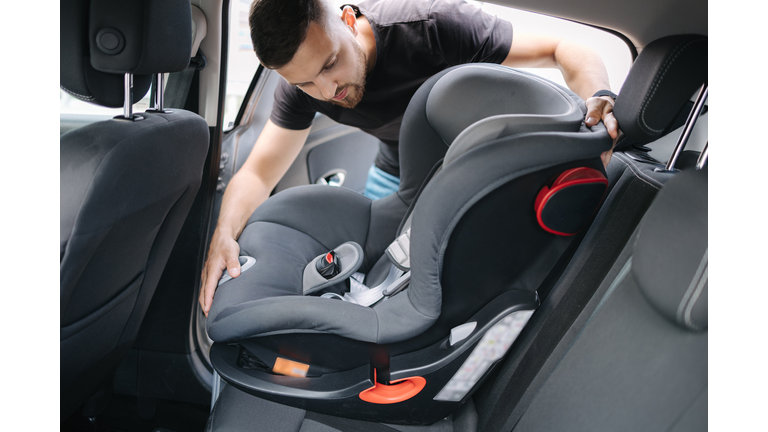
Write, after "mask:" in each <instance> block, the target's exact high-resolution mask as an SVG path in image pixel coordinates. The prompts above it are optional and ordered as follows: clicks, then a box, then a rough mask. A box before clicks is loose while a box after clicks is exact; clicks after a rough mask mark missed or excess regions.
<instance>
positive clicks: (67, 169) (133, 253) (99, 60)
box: [60, 0, 209, 418]
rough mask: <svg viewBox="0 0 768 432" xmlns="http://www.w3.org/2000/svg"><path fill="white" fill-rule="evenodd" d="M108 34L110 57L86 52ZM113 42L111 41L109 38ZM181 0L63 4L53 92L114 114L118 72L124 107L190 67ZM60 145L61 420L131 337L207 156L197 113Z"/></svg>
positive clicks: (106, 126) (121, 124)
mask: <svg viewBox="0 0 768 432" xmlns="http://www.w3.org/2000/svg"><path fill="white" fill-rule="evenodd" d="M103 29H109V32H111V34H112V35H113V36H107V39H106V40H107V42H110V40H109V37H113V39H112V41H113V42H114V41H115V40H120V41H121V42H120V44H122V48H120V46H119V44H117V43H116V45H118V48H117V49H116V51H117V52H114V51H115V50H113V52H112V53H109V52H105V51H103V50H102V49H100V48H99V47H98V46H97V39H98V37H99V36H103V34H102V33H101V31H102V30H103ZM114 35H119V36H114ZM191 43H192V42H191V12H190V4H189V2H188V1H185V0H173V1H168V0H162V1H159V0H158V1H147V2H123V3H120V5H117V4H115V3H114V2H110V3H109V4H108V5H107V4H103V3H100V2H98V1H94V2H89V1H63V2H62V4H61V87H62V89H64V90H65V91H67V92H68V93H70V94H72V95H74V96H75V97H77V98H79V99H81V100H85V101H88V102H92V103H95V104H99V105H103V106H108V107H118V106H120V107H122V106H123V94H124V86H123V83H124V74H125V73H131V74H135V75H134V81H133V92H132V94H133V98H135V99H134V100H138V99H139V98H140V97H141V96H143V95H144V94H145V93H146V91H147V90H148V88H149V85H150V81H151V76H152V74H155V73H164V72H174V71H179V70H183V69H184V68H185V67H186V66H187V65H188V64H189V59H190V50H191ZM141 117H142V118H143V119H141V120H136V121H132V120H128V119H124V118H115V119H112V120H107V121H102V122H97V123H93V124H90V125H87V126H84V127H81V128H78V129H75V130H72V131H69V132H67V133H64V134H63V135H62V136H61V140H60V151H61V153H60V163H61V170H60V176H61V196H60V200H61V214H60V235H61V238H60V302H61V310H60V313H61V315H60V348H61V351H60V371H61V382H60V386H61V417H62V418H66V417H67V416H68V415H69V414H70V413H71V412H72V411H73V410H75V409H77V408H78V406H79V405H81V404H82V403H83V402H84V401H85V400H86V399H87V398H88V397H89V396H91V394H92V393H93V392H94V391H95V390H97V388H99V387H100V386H101V385H102V384H103V383H104V382H105V381H106V380H108V379H109V378H110V377H111V376H112V374H113V373H114V371H115V370H116V368H117V366H118V365H119V364H120V362H121V360H122V359H123V357H124V356H125V354H126V353H127V352H128V349H129V348H130V346H131V343H132V342H133V341H134V339H135V338H136V335H137V332H138V330H139V326H140V324H141V321H142V319H143V318H144V314H145V312H146V310H147V307H148V306H149V302H150V300H151V298H152V295H153V293H154V291H155V287H156V286H157V283H158V280H159V279H160V275H161V273H162V271H163V268H164V267H165V263H166V261H167V259H168V256H169V254H170V252H171V249H172V247H173V245H174V243H175V241H176V238H177V236H178V234H179V231H180V229H181V226H182V224H183V223H184V220H185V219H186V216H187V213H188V212H189V209H190V207H191V205H192V201H193V200H194V197H195V195H196V194H197V190H198V188H199V186H200V181H201V178H202V170H203V163H204V161H205V158H206V154H207V151H208V137H209V134H208V126H207V124H206V122H205V121H204V120H203V119H202V118H201V117H200V116H198V115H196V114H194V113H191V112H187V111H183V110H178V109H175V110H174V111H173V112H163V113H160V112H155V113H151V112H146V113H142V114H141Z"/></svg>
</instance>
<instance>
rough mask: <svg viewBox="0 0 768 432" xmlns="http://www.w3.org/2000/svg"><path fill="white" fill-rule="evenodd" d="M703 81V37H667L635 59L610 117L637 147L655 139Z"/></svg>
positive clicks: (704, 61) (704, 69)
mask: <svg viewBox="0 0 768 432" xmlns="http://www.w3.org/2000/svg"><path fill="white" fill-rule="evenodd" d="M705 82H707V37H706V36H700V35H675V36H668V37H664V38H661V39H658V40H656V41H653V42H651V43H650V44H648V46H646V47H645V49H644V50H643V51H642V52H641V53H640V55H639V56H638V57H637V59H636V60H635V63H634V64H633V65H632V69H631V70H630V71H629V75H628V76H627V79H626V81H624V85H623V86H622V87H621V91H620V92H619V95H618V97H617V99H616V105H615V107H614V110H613V112H614V115H615V116H616V119H617V120H618V122H619V127H620V128H621V130H622V131H623V132H624V134H625V135H627V137H628V138H629V139H630V140H632V141H634V142H635V143H638V144H644V143H648V142H651V141H653V140H655V139H657V138H659V137H660V136H661V135H662V134H663V133H664V131H665V130H666V129H667V128H668V127H669V125H670V124H671V123H672V122H673V121H674V120H675V118H676V117H677V115H678V113H679V111H680V109H681V108H682V107H683V106H684V105H685V103H686V102H688V101H689V100H690V99H691V96H692V95H693V94H694V92H695V91H696V90H697V89H698V88H699V87H701V85H702V84H703V83H705Z"/></svg>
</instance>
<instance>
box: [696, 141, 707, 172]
mask: <svg viewBox="0 0 768 432" xmlns="http://www.w3.org/2000/svg"><path fill="white" fill-rule="evenodd" d="M708 157H709V141H707V142H706V144H704V150H702V151H701V154H700V155H699V160H697V161H696V169H697V170H700V169H702V168H704V165H706V164H707V158H708Z"/></svg>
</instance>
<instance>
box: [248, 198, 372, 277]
mask: <svg viewBox="0 0 768 432" xmlns="http://www.w3.org/2000/svg"><path fill="white" fill-rule="evenodd" d="M329 202H332V203H333V205H328V203H329ZM371 203H372V201H371V200H370V198H366V197H364V196H363V195H360V194H359V193H357V192H353V191H351V190H349V189H344V188H338V187H333V186H326V185H308V186H297V187H294V188H290V189H287V190H285V191H282V192H280V193H277V194H275V195H274V196H272V197H270V198H269V199H268V200H267V201H265V202H264V204H262V205H260V206H259V207H258V208H257V209H256V211H255V212H253V215H252V216H251V218H250V219H249V220H248V223H247V224H246V227H245V228H244V229H243V232H245V231H246V230H248V226H249V225H250V224H252V223H254V222H256V221H262V222H273V223H276V224H279V225H283V226H285V227H289V228H293V229H294V230H297V231H300V232H303V233H306V234H307V235H310V236H311V237H312V238H314V239H315V240H317V241H318V242H320V243H321V244H322V245H323V247H324V248H325V251H326V252H327V251H329V250H331V248H333V247H335V246H338V245H339V244H340V243H342V242H344V241H354V242H356V243H357V244H359V245H365V244H366V240H367V237H368V229H369V221H370V219H371ZM240 238H241V239H242V235H241V237H240ZM240 243H241V247H242V246H243V244H244V243H245V242H244V241H243V240H240ZM319 253H322V251H320V252H318V253H317V254H319ZM367 253H368V252H367V251H366V254H367ZM317 254H315V255H317ZM313 258H314V256H313ZM302 268H303V266H302Z"/></svg>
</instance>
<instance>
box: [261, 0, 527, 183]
mask: <svg viewBox="0 0 768 432" xmlns="http://www.w3.org/2000/svg"><path fill="white" fill-rule="evenodd" d="M357 8H358V9H359V11H360V14H362V15H365V17H366V18H367V19H368V22H370V24H371V28H372V29H373V34H374V36H375V38H376V63H375V65H374V67H373V69H372V70H371V72H370V74H368V76H367V77H366V84H365V93H364V94H363V98H362V100H361V101H360V103H359V104H358V105H357V106H356V107H355V108H352V109H349V108H342V107H340V106H337V105H333V104H331V103H328V102H323V101H320V100H317V99H314V98H313V97H311V96H308V95H307V94H306V93H304V92H303V91H301V90H300V89H299V88H297V87H295V86H291V85H289V84H288V83H287V82H286V81H285V80H280V83H279V84H278V86H277V89H275V104H274V106H273V107H272V115H271V116H270V119H271V120H272V122H273V123H275V124H276V125H278V126H280V127H284V128H286V129H292V130H302V129H306V128H308V127H310V126H311V125H312V120H313V119H314V117H315V112H321V113H323V114H325V115H327V116H328V117H330V118H332V119H334V120H335V121H337V122H339V123H342V124H345V125H349V126H354V127H358V128H360V129H362V130H363V131H365V132H367V133H369V134H371V135H373V136H375V137H376V138H378V139H380V140H381V141H382V142H383V143H384V144H386V145H382V146H380V151H379V154H378V155H377V157H376V162H375V164H376V166H377V167H379V168H380V169H382V170H383V171H384V172H387V173H389V174H392V175H395V176H398V177H399V176H400V175H399V171H400V170H399V161H398V152H397V145H398V138H399V135H400V123H401V121H402V118H403V113H404V112H405V108H406V107H407V106H408V102H410V100H411V97H412V96H413V94H414V93H416V90H417V89H418V88H419V86H421V84H423V83H424V81H426V80H427V79H429V77H431V76H432V75H434V74H436V73H437V72H440V71H441V70H443V69H446V68H448V67H451V66H455V65H458V64H463V63H479V62H486V63H501V62H502V61H504V59H505V58H506V57H507V54H508V53H509V47H510V46H511V45H512V24H510V23H509V22H508V21H504V20H502V19H499V18H496V17H495V16H493V15H489V14H487V13H485V12H483V11H482V10H480V9H479V8H477V7H476V6H473V5H470V4H468V3H466V2H465V1H464V0H366V1H363V2H361V3H360V4H359V6H357Z"/></svg>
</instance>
